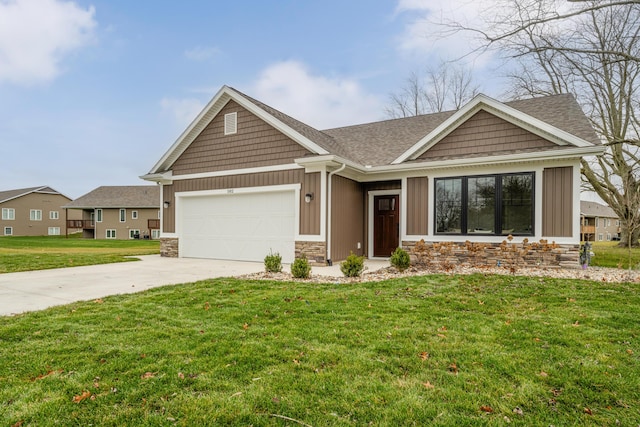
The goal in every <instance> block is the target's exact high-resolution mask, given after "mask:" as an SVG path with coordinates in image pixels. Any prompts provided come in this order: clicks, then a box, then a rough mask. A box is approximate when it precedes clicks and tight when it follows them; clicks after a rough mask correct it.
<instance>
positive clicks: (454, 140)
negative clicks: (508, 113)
mask: <svg viewBox="0 0 640 427" xmlns="http://www.w3.org/2000/svg"><path fill="white" fill-rule="evenodd" d="M558 147H559V146H558V145H556V144H554V143H552V142H550V141H547V140H546V139H544V138H541V137H539V136H538V135H535V134H533V133H531V132H529V131H527V130H525V129H522V128H520V127H518V126H516V125H514V124H511V123H509V122H507V121H506V120H503V119H501V118H499V117H496V116H494V115H493V114H491V113H488V112H486V111H479V112H477V113H476V114H474V115H473V116H471V117H470V118H469V119H468V120H467V121H466V122H464V123H462V124H461V125H460V126H459V127H457V128H456V129H455V130H454V131H453V132H451V133H450V134H449V135H447V136H446V137H444V138H443V139H442V141H440V142H438V143H437V144H435V145H434V146H433V147H431V148H429V149H428V150H427V151H426V152H425V153H423V154H422V155H421V156H420V157H419V159H420V160H430V159H437V158H464V157H470V156H481V155H495V154H496V153H509V152H516V151H537V150H550V149H555V148H558Z"/></svg>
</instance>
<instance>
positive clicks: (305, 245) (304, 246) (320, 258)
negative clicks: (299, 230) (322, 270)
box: [296, 242, 327, 266]
mask: <svg viewBox="0 0 640 427" xmlns="http://www.w3.org/2000/svg"><path fill="white" fill-rule="evenodd" d="M326 255H327V245H326V243H325V242H296V258H302V257H303V256H305V257H306V258H307V260H309V264H311V265H317V266H321V265H322V266H323V265H326V264H327V259H326Z"/></svg>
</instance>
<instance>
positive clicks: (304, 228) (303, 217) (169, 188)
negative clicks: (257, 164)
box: [162, 169, 320, 235]
mask: <svg viewBox="0 0 640 427" xmlns="http://www.w3.org/2000/svg"><path fill="white" fill-rule="evenodd" d="M298 183H299V184H301V190H300V191H301V194H300V234H316V235H317V234H320V172H315V173H308V174H306V173H305V172H304V170H303V169H291V170H285V171H274V172H262V173H253V174H246V175H229V176H219V177H210V178H197V179H185V180H176V181H174V182H173V184H170V185H164V186H163V187H162V188H163V200H169V201H171V204H170V206H169V208H166V209H165V208H163V215H164V218H163V232H165V233H175V227H176V218H175V203H174V202H173V201H175V193H181V192H185V191H208V190H224V189H233V188H244V187H262V186H270V185H285V184H298ZM306 192H312V193H314V199H313V200H312V201H311V203H305V201H304V195H305V194H306ZM256 208H257V209H259V206H257V207H256Z"/></svg>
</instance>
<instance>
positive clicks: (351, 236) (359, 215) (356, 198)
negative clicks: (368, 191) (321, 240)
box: [331, 175, 364, 261]
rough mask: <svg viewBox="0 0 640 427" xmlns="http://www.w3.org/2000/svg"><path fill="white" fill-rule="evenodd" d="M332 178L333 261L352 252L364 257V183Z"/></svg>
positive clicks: (336, 177)
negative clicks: (362, 184)
mask: <svg viewBox="0 0 640 427" xmlns="http://www.w3.org/2000/svg"><path fill="white" fill-rule="evenodd" d="M332 179H333V182H332V188H331V210H332V211H333V212H332V214H331V259H332V261H340V260H343V259H345V258H346V257H348V256H349V254H350V253H351V252H353V253H354V254H357V255H362V254H363V248H364V210H363V206H364V203H363V202H364V193H363V191H362V186H361V184H360V183H358V182H356V181H352V180H350V179H348V178H344V177H341V176H336V175H334V176H333V178H332ZM358 243H360V249H358Z"/></svg>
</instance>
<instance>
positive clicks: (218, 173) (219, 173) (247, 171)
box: [165, 163, 303, 181]
mask: <svg viewBox="0 0 640 427" xmlns="http://www.w3.org/2000/svg"><path fill="white" fill-rule="evenodd" d="M302 168H303V167H302V166H300V165H297V164H295V163H287V164H284V165H273V166H259V167H255V168H244V169H229V170H223V171H215V172H201V173H190V174H185V175H170V180H171V181H182V180H185V179H200V178H215V177H219V176H230V175H246V174H252V173H262V172H278V171H286V170H295V169H302ZM166 178H167V176H166V175H165V179H166Z"/></svg>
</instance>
